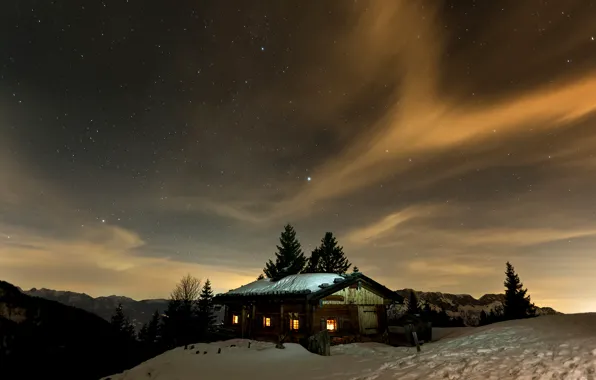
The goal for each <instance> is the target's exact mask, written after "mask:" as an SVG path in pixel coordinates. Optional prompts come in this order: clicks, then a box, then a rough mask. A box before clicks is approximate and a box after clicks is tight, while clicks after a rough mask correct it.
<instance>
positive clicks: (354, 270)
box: [352, 267, 360, 273]
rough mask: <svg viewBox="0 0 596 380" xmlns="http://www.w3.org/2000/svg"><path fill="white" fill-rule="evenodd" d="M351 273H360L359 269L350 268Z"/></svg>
mask: <svg viewBox="0 0 596 380" xmlns="http://www.w3.org/2000/svg"><path fill="white" fill-rule="evenodd" d="M352 273H360V268H358V267H354V268H352Z"/></svg>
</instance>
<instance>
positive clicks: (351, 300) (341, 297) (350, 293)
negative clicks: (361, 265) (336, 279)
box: [323, 284, 390, 305]
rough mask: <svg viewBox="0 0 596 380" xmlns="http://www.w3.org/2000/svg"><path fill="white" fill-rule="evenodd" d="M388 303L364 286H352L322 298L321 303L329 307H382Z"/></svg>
mask: <svg viewBox="0 0 596 380" xmlns="http://www.w3.org/2000/svg"><path fill="white" fill-rule="evenodd" d="M389 302H390V301H389V300H387V301H386V300H385V298H384V297H383V296H380V295H378V294H376V293H375V292H374V291H372V290H371V289H369V288H368V287H367V286H366V284H362V285H360V286H359V285H358V284H352V285H350V286H348V287H346V288H343V289H341V290H339V291H337V292H335V293H333V294H332V295H330V296H327V297H325V298H323V303H324V304H329V305H384V304H386V303H389Z"/></svg>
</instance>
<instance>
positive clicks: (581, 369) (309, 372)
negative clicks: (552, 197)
mask: <svg viewBox="0 0 596 380" xmlns="http://www.w3.org/2000/svg"><path fill="white" fill-rule="evenodd" d="M441 333H442V334H445V335H444V338H443V339H441V340H439V341H437V342H433V343H429V344H425V345H424V346H423V347H422V352H420V353H417V352H416V349H415V348H411V347H390V346H386V345H383V344H378V343H358V344H348V345H343V346H334V347H332V350H331V352H332V356H330V357H322V356H317V355H314V354H311V353H309V352H307V351H306V350H305V349H303V348H302V347H301V346H299V345H297V344H286V349H284V350H279V349H276V348H275V347H274V346H273V344H270V343H263V342H255V341H251V347H250V348H248V343H249V341H248V340H233V341H226V342H218V343H212V344H197V345H195V347H194V348H193V349H192V350H184V349H183V348H176V349H174V350H171V351H168V352H166V353H164V354H162V355H160V356H158V357H156V358H154V359H151V360H149V361H147V362H145V363H143V364H141V365H139V366H138V367H136V368H133V369H131V370H129V371H126V372H125V373H123V374H119V375H115V376H111V379H113V380H116V379H118V380H124V379H127V380H140V379H164V380H165V379H168V380H177V379H179V380H183V379H184V380H185V379H205V380H215V379H226V380H228V379H259V380H268V379H271V380H273V379H275V380H294V379H301V380H302V379H318V380H329V379H346V380H348V379H351V380H373V379H375V380H385V379H399V380H406V379H470V380H471V379H483V380H490V379H519V380H524V379H528V380H530V379H586V380H593V379H596V314H573V315H553V316H544V317H539V318H534V319H529V320H521V321H509V322H504V323H499V324H495V325H490V326H485V327H481V328H464V329H459V330H457V329H452V330H450V331H442V332H441ZM232 345H235V347H231V346H232ZM219 348H221V353H220V354H218V353H217V351H218V349H219Z"/></svg>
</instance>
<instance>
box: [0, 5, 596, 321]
mask: <svg viewBox="0 0 596 380" xmlns="http://www.w3.org/2000/svg"><path fill="white" fill-rule="evenodd" d="M594 19H596V3H595V2H592V1H585V0H566V1H552V0H551V1H546V0H542V1H537V0H536V1H535V0H528V1H523V2H520V1H513V0H508V1H471V0H451V1H435V0H426V1H415V2H414V1H406V0H403V1H400V0H386V1H385V0H376V1H363V0H354V1H348V0H329V1H324V2H322V1H294V0H284V1H277V0H270V1H265V0H264V1H244V0H242V1H231V0H230V1H226V2H225V3H223V2H218V1H197V0H194V1H190V0H178V1H176V2H166V1H144V0H102V1H93V2H89V1H84V2H82V1H59V0H54V1H49V0H48V1H34V0H21V1H17V0H6V1H2V2H1V4H0V46H2V49H0V278H2V279H4V280H7V281H9V282H12V283H14V284H16V285H19V286H21V287H23V288H29V287H48V288H53V289H61V290H72V291H78V292H86V293H88V294H90V295H93V296H99V295H109V294H119V295H127V296H130V297H133V298H138V299H140V298H157V297H167V296H168V294H169V292H170V290H171V288H172V287H173V285H174V284H175V282H176V281H177V280H178V279H179V278H180V277H181V276H182V275H184V274H186V273H191V274H193V275H195V276H197V277H200V278H203V279H205V278H207V277H209V278H210V279H211V280H212V282H213V285H214V287H215V289H216V291H226V290H228V289H231V288H234V287H238V286H240V285H242V284H244V283H247V282H249V281H252V280H254V279H255V278H256V276H257V275H259V274H260V273H261V271H262V268H263V265H264V263H265V261H266V260H267V259H269V258H271V257H272V256H273V253H274V251H275V245H276V244H277V243H278V237H279V234H280V232H281V231H282V230H283V225H284V224H285V223H291V224H293V225H294V226H295V228H296V230H297V233H298V237H299V239H300V240H301V242H302V245H303V247H304V250H305V251H306V253H307V254H309V253H310V251H311V250H312V249H313V248H314V247H315V246H316V245H317V244H318V243H319V241H320V239H321V238H322V236H323V235H324V233H325V232H326V231H332V232H334V234H335V235H336V236H337V238H338V240H339V243H340V244H341V245H343V246H344V251H345V252H346V254H347V255H348V258H349V259H350V260H351V261H352V262H353V263H354V264H355V265H357V266H358V267H359V268H360V270H361V271H362V272H364V273H366V274H367V275H369V276H371V277H373V278H375V279H376V280H378V281H379V282H381V283H383V284H385V285H387V286H388V287H390V288H393V289H398V288H404V287H408V288H415V289H419V290H426V291H443V292H452V293H468V294H472V295H474V296H477V297H478V296H481V295H482V294H484V293H488V292H501V291H502V289H503V285H502V284H503V279H504V275H503V271H504V269H505V261H507V260H510V261H511V262H512V263H513V264H514V265H515V267H516V269H517V271H518V273H519V274H520V277H521V279H522V281H523V282H524V284H525V285H526V286H527V287H528V288H529V292H530V294H531V295H532V299H533V300H534V301H535V302H536V303H537V304H538V305H549V306H552V307H555V308H556V309H558V310H561V311H564V312H581V311H589V310H592V311H594V310H596V287H594V286H593V284H594V273H595V272H596V253H595V252H594V247H595V243H596V175H595V174H596V171H595V170H594V169H596V158H595V157H594V153H595V152H596V115H595V114H594V111H595V110H596V41H595V40H594V39H595V37H596V24H594V22H593V20H594Z"/></svg>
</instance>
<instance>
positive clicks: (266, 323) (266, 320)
mask: <svg viewBox="0 0 596 380" xmlns="http://www.w3.org/2000/svg"><path fill="white" fill-rule="evenodd" d="M263 326H265V327H271V318H269V317H263Z"/></svg>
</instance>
